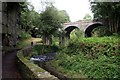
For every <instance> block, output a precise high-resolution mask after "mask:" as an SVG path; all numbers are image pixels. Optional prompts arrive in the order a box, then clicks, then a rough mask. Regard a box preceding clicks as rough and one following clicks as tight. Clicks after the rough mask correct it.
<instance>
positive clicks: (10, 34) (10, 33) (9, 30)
mask: <svg viewBox="0 0 120 80" xmlns="http://www.w3.org/2000/svg"><path fill="white" fill-rule="evenodd" d="M19 10H20V5H19V3H18V2H3V3H2V45H3V47H5V46H10V47H13V46H15V45H16V43H17V36H18V29H19V15H20V13H19Z"/></svg>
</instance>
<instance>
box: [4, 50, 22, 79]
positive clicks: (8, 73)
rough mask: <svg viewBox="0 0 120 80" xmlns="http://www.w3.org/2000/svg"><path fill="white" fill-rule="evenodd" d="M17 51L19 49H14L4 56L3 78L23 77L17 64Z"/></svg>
mask: <svg viewBox="0 0 120 80" xmlns="http://www.w3.org/2000/svg"><path fill="white" fill-rule="evenodd" d="M16 53H17V51H12V52H8V53H7V54H5V55H3V56H2V79H14V80H20V79H21V78H22V77H21V75H20V73H19V71H18V68H17V65H16Z"/></svg>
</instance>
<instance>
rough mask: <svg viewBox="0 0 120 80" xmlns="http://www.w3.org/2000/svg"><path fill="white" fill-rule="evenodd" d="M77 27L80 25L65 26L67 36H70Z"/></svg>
mask: <svg viewBox="0 0 120 80" xmlns="http://www.w3.org/2000/svg"><path fill="white" fill-rule="evenodd" d="M75 28H78V27H77V26H69V27H67V28H65V31H66V37H68V38H70V33H71V32H72V31H73V30H74V29H75Z"/></svg>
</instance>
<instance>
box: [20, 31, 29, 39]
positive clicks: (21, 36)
mask: <svg viewBox="0 0 120 80" xmlns="http://www.w3.org/2000/svg"><path fill="white" fill-rule="evenodd" d="M19 37H20V39H21V40H24V39H29V38H31V35H30V34H29V33H28V32H24V31H21V32H20V34H19Z"/></svg>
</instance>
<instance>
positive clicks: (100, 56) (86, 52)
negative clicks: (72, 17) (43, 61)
mask: <svg viewBox="0 0 120 80" xmlns="http://www.w3.org/2000/svg"><path fill="white" fill-rule="evenodd" d="M118 39H119V38H118V37H116V36H111V37H103V38H84V39H83V40H82V39H81V40H79V41H70V43H69V44H68V45H67V46H65V47H63V48H62V49H61V50H60V54H59V55H58V56H57V58H56V60H54V61H52V63H51V64H52V65H53V66H55V67H59V68H58V69H60V70H63V71H61V72H63V73H65V74H68V73H71V74H72V75H74V74H79V76H80V75H84V77H88V78H120V72H119V70H120V67H119V65H120V51H119V50H120V45H119V42H118ZM61 68H62V69H61ZM72 72H75V73H74V74H73V73H72Z"/></svg>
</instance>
